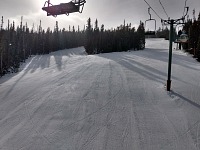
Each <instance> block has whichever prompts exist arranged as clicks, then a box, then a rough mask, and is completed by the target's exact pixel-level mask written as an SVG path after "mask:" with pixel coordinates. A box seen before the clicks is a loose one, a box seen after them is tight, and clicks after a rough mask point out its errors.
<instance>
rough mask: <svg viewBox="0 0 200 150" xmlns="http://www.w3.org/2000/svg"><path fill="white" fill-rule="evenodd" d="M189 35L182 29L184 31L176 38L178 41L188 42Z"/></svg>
mask: <svg viewBox="0 0 200 150" xmlns="http://www.w3.org/2000/svg"><path fill="white" fill-rule="evenodd" d="M180 27H181V26H179V27H178V31H180V30H179V28H180ZM182 28H183V25H182ZM188 39H189V38H188V35H187V34H186V33H185V31H182V33H181V34H180V35H179V36H178V38H177V39H176V41H175V42H176V43H187V42H188Z"/></svg>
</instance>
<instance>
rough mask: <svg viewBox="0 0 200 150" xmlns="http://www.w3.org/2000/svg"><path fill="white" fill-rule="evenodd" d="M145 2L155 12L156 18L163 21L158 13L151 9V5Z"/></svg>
mask: <svg viewBox="0 0 200 150" xmlns="http://www.w3.org/2000/svg"><path fill="white" fill-rule="evenodd" d="M144 1H145V3H146V4H147V5H148V6H149V7H150V8H151V9H152V10H153V12H154V13H155V14H156V16H157V17H158V18H160V19H161V20H163V19H162V18H161V17H160V16H159V15H158V13H157V12H156V11H155V10H154V9H153V8H152V7H151V5H150V4H149V3H148V2H147V1H146V0H144Z"/></svg>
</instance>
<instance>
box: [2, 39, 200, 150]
mask: <svg viewBox="0 0 200 150" xmlns="http://www.w3.org/2000/svg"><path fill="white" fill-rule="evenodd" d="M174 46H175V45H174ZM168 47H169V43H168V41H165V40H164V39H147V41H146V49H145V50H142V51H130V52H121V53H117V52H116V53H110V54H98V55H86V54H85V50H84V48H83V47H79V48H75V49H68V50H62V51H57V52H54V53H50V54H48V55H40V56H39V55H38V56H32V57H31V58H29V59H28V60H27V62H26V63H25V64H24V65H22V66H21V68H20V72H19V73H16V74H10V75H6V76H4V77H2V78H1V79H0V149H2V150H198V149H200V115H199V114H200V106H199V105H200V98H199V97H200V92H199V91H200V63H198V62H197V61H196V60H194V59H193V58H192V57H191V56H190V55H189V54H187V53H184V51H180V50H175V49H174V50H173V64H172V91H171V92H167V91H166V89H165V84H166V80H167V69H168V68H167V67H168Z"/></svg>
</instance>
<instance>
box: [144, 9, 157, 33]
mask: <svg viewBox="0 0 200 150" xmlns="http://www.w3.org/2000/svg"><path fill="white" fill-rule="evenodd" d="M150 9H151V7H149V8H148V14H149V16H150V19H148V20H146V21H145V29H146V23H147V22H148V21H154V22H155V30H154V31H149V30H148V31H145V35H155V34H156V19H152V18H151V13H150Z"/></svg>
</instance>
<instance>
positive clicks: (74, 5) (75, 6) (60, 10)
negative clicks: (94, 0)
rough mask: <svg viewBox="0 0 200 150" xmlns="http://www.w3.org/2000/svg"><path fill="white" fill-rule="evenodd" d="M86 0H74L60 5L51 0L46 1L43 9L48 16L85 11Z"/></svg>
mask: <svg viewBox="0 0 200 150" xmlns="http://www.w3.org/2000/svg"><path fill="white" fill-rule="evenodd" d="M85 3H86V0H72V1H70V2H68V3H61V4H59V5H53V4H51V3H50V0H48V1H46V2H45V3H44V6H43V8H42V10H44V11H46V12H47V16H54V17H56V16H57V15H62V14H66V15H67V16H68V15H69V14H70V13H74V12H79V13H82V12H83V7H84V4H85Z"/></svg>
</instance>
